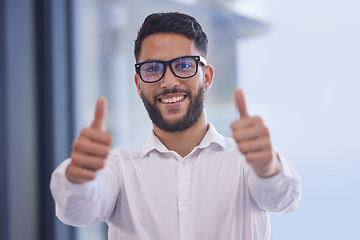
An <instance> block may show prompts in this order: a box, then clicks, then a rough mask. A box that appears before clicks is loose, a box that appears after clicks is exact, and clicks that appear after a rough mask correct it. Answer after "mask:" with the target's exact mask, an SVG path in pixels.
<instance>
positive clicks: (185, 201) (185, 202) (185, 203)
mask: <svg viewBox="0 0 360 240" xmlns="http://www.w3.org/2000/svg"><path fill="white" fill-rule="evenodd" d="M180 203H181V205H184V206H186V205H187V204H188V203H189V201H188V200H186V199H184V200H181V202H180Z"/></svg>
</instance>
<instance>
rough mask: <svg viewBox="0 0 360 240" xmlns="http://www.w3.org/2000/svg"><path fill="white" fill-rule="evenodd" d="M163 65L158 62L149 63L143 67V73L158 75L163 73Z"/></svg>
mask: <svg viewBox="0 0 360 240" xmlns="http://www.w3.org/2000/svg"><path fill="white" fill-rule="evenodd" d="M163 68H164V67H163V65H162V64H161V63H158V62H149V63H146V64H144V65H142V67H141V72H143V73H144V74H158V73H159V72H162V70H163Z"/></svg>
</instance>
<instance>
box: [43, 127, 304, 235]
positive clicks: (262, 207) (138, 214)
mask: <svg viewBox="0 0 360 240" xmlns="http://www.w3.org/2000/svg"><path fill="white" fill-rule="evenodd" d="M276 153H277V155H278V157H279V159H280V161H281V164H282V171H281V172H280V173H279V174H277V175H276V176H274V177H271V178H260V177H259V176H258V175H256V173H255V172H254V171H253V170H252V168H251V166H250V165H249V164H248V163H247V162H246V160H245V158H244V156H243V155H242V154H241V153H240V152H239V150H238V148H237V145H236V143H235V141H234V140H233V139H231V138H225V137H223V136H222V135H220V134H219V133H217V132H216V130H215V129H214V127H213V126H212V125H210V127H209V130H208V132H207V133H206V135H205V136H204V138H203V140H202V141H201V143H200V144H199V146H197V147H195V148H194V149H193V151H192V152H191V153H190V154H189V155H187V156H186V157H184V158H182V157H181V156H180V155H178V154H177V153H176V152H174V151H169V150H168V149H167V148H166V147H165V146H164V145H163V144H162V143H161V142H160V140H159V139H158V138H157V137H156V136H155V135H154V134H153V133H152V134H151V135H150V137H149V138H148V140H147V141H146V143H145V144H144V145H143V146H142V147H140V148H138V149H137V150H135V151H133V152H129V151H127V150H125V149H121V148H119V149H116V150H113V151H111V153H110V154H109V156H108V158H107V159H106V160H105V167H104V168H103V169H101V170H99V171H98V172H97V176H96V179H95V180H93V181H90V182H87V183H85V184H73V183H71V182H70V181H68V180H67V178H66V176H65V172H66V168H67V167H68V165H69V163H70V159H68V160H66V161H64V162H63V163H62V164H61V165H60V166H59V167H58V168H57V169H56V170H55V171H54V173H53V175H52V179H51V184H50V185H51V191H52V194H53V197H54V199H55V203H56V214H57V216H58V217H59V219H60V220H61V221H63V222H64V223H66V224H69V225H73V226H86V225H90V224H93V223H97V222H100V221H106V222H107V224H108V225H109V240H115V239H116V240H122V239H123V240H240V239H242V240H265V239H266V240H267V239H270V221H269V213H270V212H273V213H284V212H288V211H291V210H293V209H295V208H296V206H297V205H298V204H299V201H300V195H301V180H300V178H299V176H298V174H297V173H296V172H295V170H294V168H293V167H292V166H291V165H290V163H289V162H287V161H286V160H285V159H284V158H283V157H282V156H281V155H280V154H279V153H278V152H277V151H276Z"/></svg>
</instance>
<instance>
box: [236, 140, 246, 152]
mask: <svg viewBox="0 0 360 240" xmlns="http://www.w3.org/2000/svg"><path fill="white" fill-rule="evenodd" d="M238 148H239V150H240V152H242V153H245V152H246V146H245V144H244V143H242V142H241V143H238Z"/></svg>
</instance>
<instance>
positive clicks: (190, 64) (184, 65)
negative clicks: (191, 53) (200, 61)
mask: <svg viewBox="0 0 360 240" xmlns="http://www.w3.org/2000/svg"><path fill="white" fill-rule="evenodd" d="M194 64H195V61H194V59H192V58H185V59H184V58H180V59H178V60H177V61H175V62H174V63H173V68H174V69H176V70H179V71H187V70H189V69H192V68H194V66H195V65H194Z"/></svg>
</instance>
